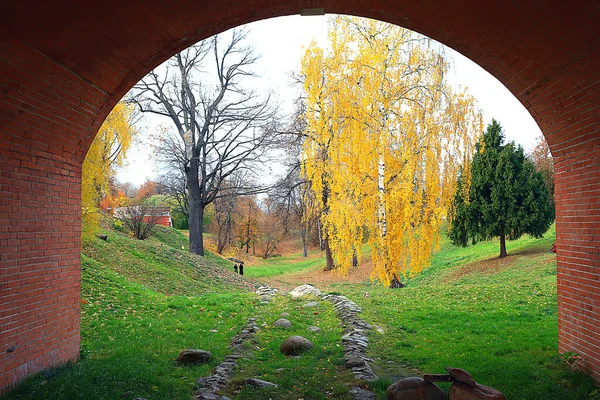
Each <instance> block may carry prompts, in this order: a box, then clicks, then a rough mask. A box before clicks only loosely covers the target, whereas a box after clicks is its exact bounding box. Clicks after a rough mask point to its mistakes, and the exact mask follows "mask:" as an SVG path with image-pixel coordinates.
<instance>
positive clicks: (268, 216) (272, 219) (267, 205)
mask: <svg viewBox="0 0 600 400" xmlns="http://www.w3.org/2000/svg"><path fill="white" fill-rule="evenodd" d="M261 208H262V212H261V213H259V221H258V228H259V229H258V235H257V236H258V237H257V245H258V246H257V247H258V250H259V251H260V256H261V257H262V258H264V259H267V258H269V257H271V256H273V254H275V251H276V250H277V245H279V243H280V242H281V238H282V232H281V226H280V224H279V219H278V218H277V215H276V203H275V202H273V201H272V199H270V198H267V199H265V200H264V201H263V203H262V207H261Z"/></svg>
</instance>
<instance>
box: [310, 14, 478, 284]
mask: <svg viewBox="0 0 600 400" xmlns="http://www.w3.org/2000/svg"><path fill="white" fill-rule="evenodd" d="M329 42H330V48H331V49H330V50H329V51H328V52H325V51H324V50H323V49H321V48H319V47H317V46H316V45H315V44H312V45H311V46H310V47H309V48H308V49H307V50H306V53H305V55H304V57H303V59H302V65H301V74H302V76H303V79H304V89H305V93H306V113H305V117H306V122H307V124H306V131H305V136H306V137H307V140H306V141H305V145H304V149H303V165H304V174H305V176H306V178H307V179H308V180H309V181H310V182H311V187H312V189H313V190H314V192H315V193H316V198H317V199H318V200H319V206H320V208H321V210H322V211H323V212H322V216H321V220H322V227H323V230H324V235H325V237H326V238H327V239H328V241H329V246H330V248H331V254H332V259H333V263H334V264H335V265H336V267H338V268H339V269H340V270H341V271H347V270H348V268H350V266H351V265H352V260H353V257H354V256H355V254H356V255H358V257H360V249H361V245H362V244H363V238H364V237H366V238H368V239H367V240H368V243H369V245H370V246H371V248H372V250H373V253H372V254H373V255H372V257H373V264H374V276H373V278H378V279H379V280H381V281H382V282H384V283H385V284H389V283H390V281H391V280H392V279H393V278H394V277H395V276H397V275H404V276H406V275H411V274H414V273H418V272H419V271H421V270H422V269H423V268H424V267H425V266H426V265H427V264H428V263H429V261H430V258H431V254H432V251H433V250H434V249H435V247H436V245H437V242H438V237H439V230H440V225H441V222H442V219H443V218H444V217H445V213H446V209H447V206H448V204H449V201H450V199H451V197H452V195H453V191H454V185H455V182H456V175H457V173H458V170H459V168H460V165H461V164H462V162H463V160H464V159H465V157H466V156H468V155H470V153H471V152H472V151H473V148H474V142H475V138H476V135H477V134H478V133H479V132H481V129H479V128H480V127H479V125H480V124H481V117H480V116H479V113H478V112H477V111H476V105H475V101H474V99H473V98H472V97H471V96H469V95H468V94H466V93H461V94H454V93H452V90H451V88H450V87H449V85H448V84H447V83H446V79H445V75H446V73H447V70H448V64H447V62H446V61H445V60H444V58H443V57H442V56H441V54H440V51H439V50H438V49H437V48H436V47H435V45H434V44H432V42H431V41H430V40H429V39H426V38H424V37H422V36H420V35H418V34H416V33H414V32H411V31H408V30H406V29H403V28H400V27H397V26H393V25H389V24H386V23H382V22H378V21H374V20H366V19H357V18H353V17H346V16H339V17H336V18H334V19H333V20H332V21H331V26H330V32H329Z"/></svg>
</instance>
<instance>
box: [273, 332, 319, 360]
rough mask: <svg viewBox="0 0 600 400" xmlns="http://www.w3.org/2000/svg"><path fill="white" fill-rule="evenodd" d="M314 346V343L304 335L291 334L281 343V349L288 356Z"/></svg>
mask: <svg viewBox="0 0 600 400" xmlns="http://www.w3.org/2000/svg"><path fill="white" fill-rule="evenodd" d="M313 347H314V345H313V343H312V342H311V341H310V340H308V339H306V338H304V337H302V336H290V337H289V338H287V339H285V341H284V342H283V343H281V346H279V351H281V352H282V353H283V354H285V355H286V356H297V355H299V354H301V353H303V352H305V351H307V350H310V349H312V348H313Z"/></svg>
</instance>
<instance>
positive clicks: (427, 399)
mask: <svg viewBox="0 0 600 400" xmlns="http://www.w3.org/2000/svg"><path fill="white" fill-rule="evenodd" d="M386 394H387V399H388V400H446V393H444V391H443V390H442V389H440V387H439V386H437V385H435V384H433V383H431V382H426V381H425V380H423V379H422V378H419V377H416V376H414V377H410V378H405V379H401V380H399V381H398V382H396V383H394V384H393V385H391V386H390V387H388V389H387V392H386Z"/></svg>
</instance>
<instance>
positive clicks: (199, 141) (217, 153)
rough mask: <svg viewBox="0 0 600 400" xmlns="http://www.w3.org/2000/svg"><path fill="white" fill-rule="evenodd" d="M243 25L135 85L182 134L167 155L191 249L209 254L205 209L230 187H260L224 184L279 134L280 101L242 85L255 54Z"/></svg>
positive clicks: (147, 106)
mask: <svg viewBox="0 0 600 400" xmlns="http://www.w3.org/2000/svg"><path fill="white" fill-rule="evenodd" d="M245 38H246V32H245V31H243V30H240V29H234V30H232V31H230V33H229V40H228V41H227V43H222V42H221V36H214V37H212V38H209V39H207V40H204V41H202V42H200V43H198V44H196V45H194V46H192V47H190V48H188V49H187V50H184V51H183V52H181V53H179V54H177V55H176V56H175V57H173V58H172V59H171V60H170V61H169V62H168V63H167V64H166V66H164V67H162V68H159V69H157V70H154V71H152V72H151V73H150V74H148V75H147V76H146V77H145V78H144V79H143V80H142V81H140V83H139V84H138V85H136V92H135V99H134V101H135V103H136V104H137V105H138V107H139V108H140V110H141V111H142V112H149V113H153V114H158V115H162V116H165V117H167V118H169V119H170V120H171V121H172V123H173V125H174V127H175V129H176V133H177V135H173V136H170V139H165V141H164V143H163V144H166V146H165V148H164V150H165V151H164V152H162V153H161V154H160V156H161V158H162V161H163V162H165V163H166V164H170V165H171V167H172V168H177V169H179V170H180V171H182V172H183V176H185V179H186V191H187V195H188V206H189V207H188V210H189V214H188V219H189V226H190V251H191V252H193V253H197V254H200V255H203V254H204V244H203V236H202V235H203V226H202V219H203V215H204V209H205V208H206V206H208V205H209V204H210V203H212V202H213V201H214V200H215V199H216V198H218V197H222V196H227V195H229V194H230V193H231V192H234V191H235V192H237V193H239V192H240V191H242V190H245V191H246V192H256V191H260V189H259V188H257V187H255V186H253V187H245V188H231V187H226V188H225V187H223V182H224V181H225V180H227V179H228V177H229V176H231V174H233V173H234V172H240V171H241V172H244V173H246V174H248V175H253V174H256V172H257V168H256V166H257V164H258V163H260V162H262V161H263V159H264V157H265V156H266V151H267V150H268V148H269V146H270V145H271V144H272V143H273V141H274V138H275V132H276V129H275V121H276V117H275V108H274V107H273V106H272V101H271V98H270V96H265V97H261V96H259V95H258V94H257V93H256V92H255V91H254V90H249V89H247V88H246V87H244V85H243V84H244V83H246V82H248V81H249V80H250V79H251V78H252V77H254V76H255V75H254V73H253V72H252V70H251V67H252V65H253V64H254V63H255V62H256V60H257V57H256V55H255V54H254V52H253V50H252V48H250V47H248V46H247V45H245V44H244V41H245Z"/></svg>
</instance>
